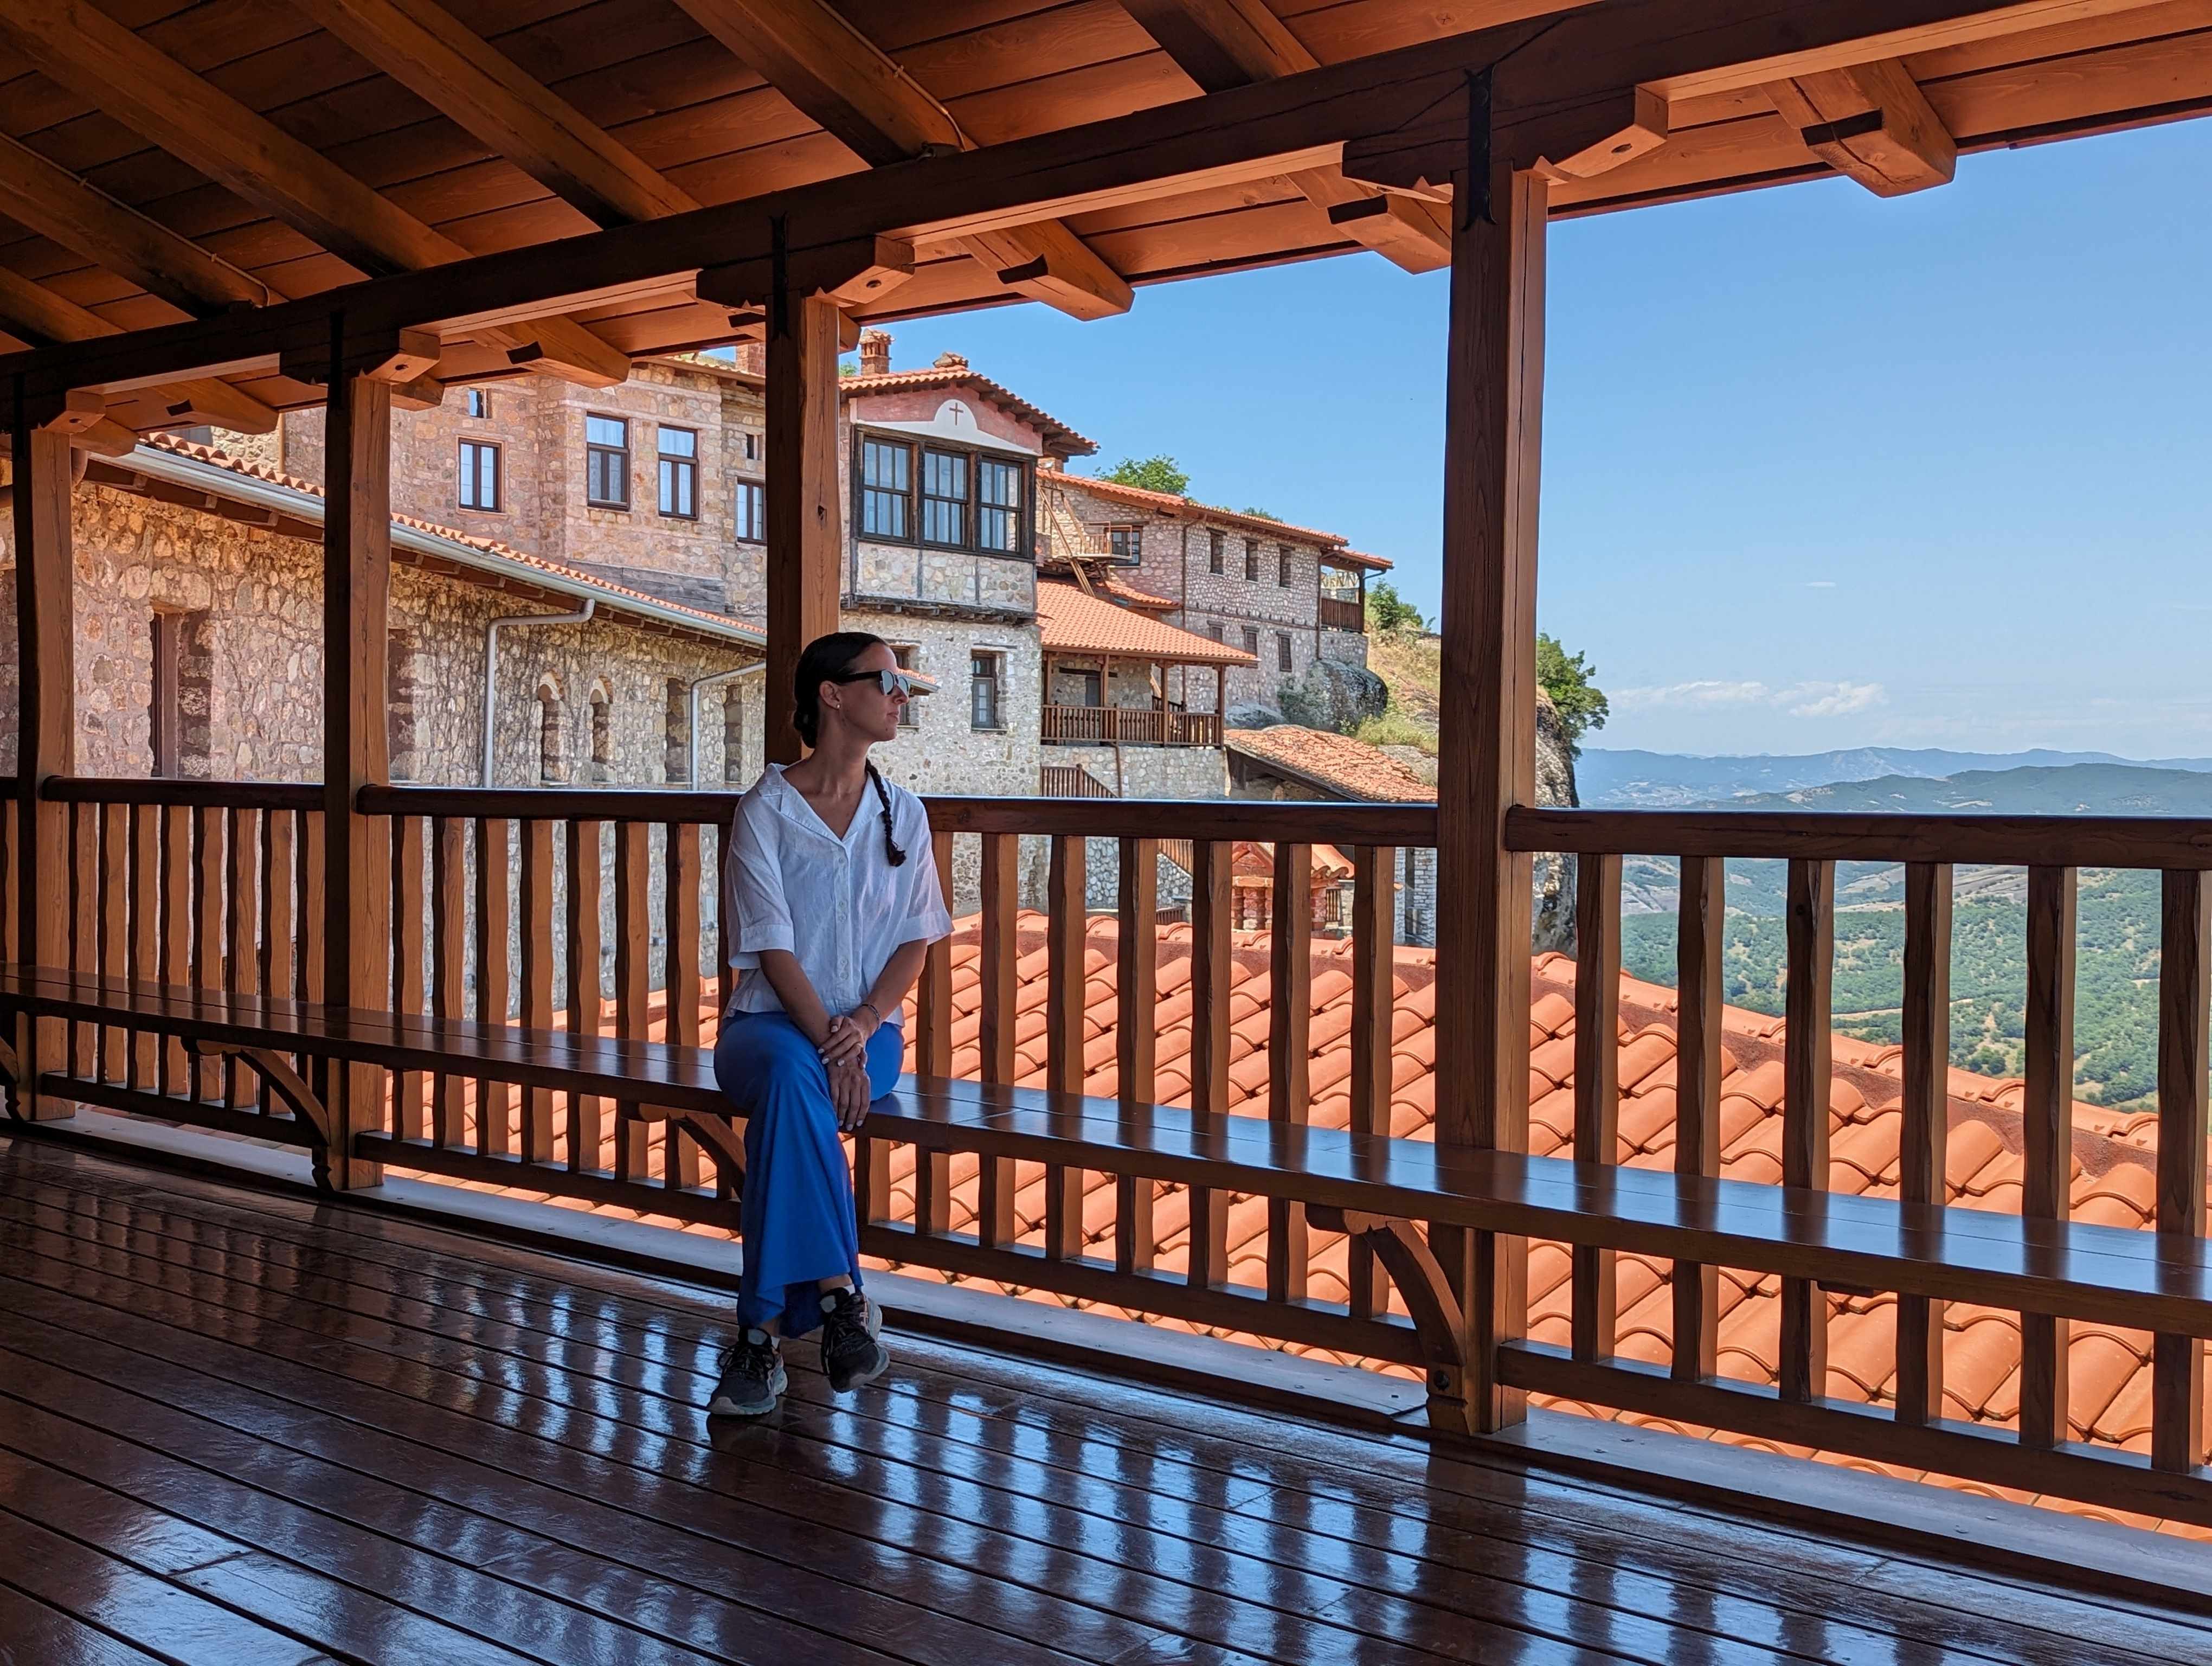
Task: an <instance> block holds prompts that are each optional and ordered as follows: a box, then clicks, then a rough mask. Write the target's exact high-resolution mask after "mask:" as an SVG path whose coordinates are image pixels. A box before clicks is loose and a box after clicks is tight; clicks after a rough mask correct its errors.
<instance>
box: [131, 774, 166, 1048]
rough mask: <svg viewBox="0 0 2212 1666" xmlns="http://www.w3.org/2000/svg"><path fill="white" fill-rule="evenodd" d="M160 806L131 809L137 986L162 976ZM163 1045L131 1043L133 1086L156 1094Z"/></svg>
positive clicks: (150, 1040)
mask: <svg viewBox="0 0 2212 1666" xmlns="http://www.w3.org/2000/svg"><path fill="white" fill-rule="evenodd" d="M162 813H163V812H162V811H161V807H160V806H157V805H151V804H134V805H132V806H131V961H130V976H131V982H134V983H153V982H158V981H159V980H160V978H161V817H162ZM160 1082H161V1038H160V1037H157V1036H153V1035H149V1034H143V1033H142V1034H140V1035H138V1036H137V1037H133V1038H132V1040H131V1086H133V1087H136V1088H141V1089H147V1090H152V1089H155V1088H157V1087H158V1086H159V1085H160Z"/></svg>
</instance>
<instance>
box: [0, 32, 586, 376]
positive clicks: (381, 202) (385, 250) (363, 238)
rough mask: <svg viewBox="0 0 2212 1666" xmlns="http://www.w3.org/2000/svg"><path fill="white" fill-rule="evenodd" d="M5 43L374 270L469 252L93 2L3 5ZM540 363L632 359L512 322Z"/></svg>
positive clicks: (569, 323) (556, 370) (504, 340)
mask: <svg viewBox="0 0 2212 1666" xmlns="http://www.w3.org/2000/svg"><path fill="white" fill-rule="evenodd" d="M0 40H7V41H9V42H10V43H11V44H13V45H14V46H16V47H18V48H19V49H21V51H22V52H24V53H25V54H26V55H27V57H28V58H30V59H31V61H32V62H33V63H34V64H37V65H38V67H39V72H40V74H41V75H43V76H46V77H48V78H49V79H51V80H53V81H56V82H60V83H61V84H62V85H63V86H65V87H67V88H70V90H71V91H72V92H74V93H76V94H77V95H78V96H79V97H80V98H82V99H84V100H87V101H88V103H90V104H91V105H92V106H94V108H96V109H100V110H103V111H105V112H107V114H109V115H111V116H112V117H114V118H115V119H117V120H118V121H120V122H122V123H123V124H124V125H125V126H127V127H130V128H131V129H133V130H134V131H137V132H139V133H141V134H143V135H144V136H145V137H147V138H149V139H150V140H152V141H153V142H154V143H155V144H157V145H159V146H161V149H164V150H167V151H168V152H169V153H170V154H171V155H174V156H176V157H178V158H179V159H180V160H182V161H185V162H188V163H190V164H191V166H192V167H195V168H197V169H198V170H199V171H200V172H201V173H204V174H206V175H207V176H208V177H209V178H210V179H215V180H217V181H219V182H220V183H222V185H227V186H228V187H229V188H230V189H231V190H232V191H234V192H237V193H238V194H239V195H240V197H242V198H245V199H246V201H247V202H250V203H252V204H254V205H255V206H256V207H258V208H260V209H262V210H264V211H265V212H267V213H269V214H271V215H274V216H276V218H278V219H280V220H282V221H283V222H285V223H286V224H288V225H289V226H291V227H293V228H295V230H298V231H300V232H302V233H304V234H307V236H309V237H312V238H313V239H314V240H316V241H317V242H319V243H320V244H321V245H322V246H324V247H325V248H326V249H328V250H330V251H331V252H332V253H333V254H337V255H339V256H341V257H343V258H344V259H346V260H348V261H349V262H350V263H352V264H354V265H356V266H358V267H360V268H361V269H362V271H367V272H370V273H379V272H400V271H419V270H421V269H422V268H424V267H430V266H441V265H446V264H450V263H452V262H453V261H457V260H465V259H467V258H469V252H468V251H467V250H466V249H465V248H463V247H462V246H460V245H459V244H458V243H456V242H454V241H453V240H452V239H451V238H448V237H447V236H446V235H445V234H443V233H442V232H440V231H438V230H437V229H436V228H434V227H432V226H429V225H427V224H425V223H424V222H422V221H420V220H417V219H416V217H415V216H413V215H411V214H410V213H408V212H407V211H406V210H404V209H403V208H401V207H399V206H398V204H396V203H393V202H392V201H391V200H390V199H389V198H386V197H384V196H382V195H380V194H379V193H378V192H374V191H373V190H371V189H370V188H369V187H368V185H363V184H362V182H361V181H360V180H359V179H356V178H355V177H354V176H353V175H352V174H350V173H347V172H346V171H345V170H344V169H343V168H342V167H338V166H337V163H335V162H333V161H330V160H329V159H328V158H326V157H325V156H324V155H321V154H320V153H319V152H318V151H316V150H314V149H311V148H310V147H309V146H307V145H305V144H303V143H301V142H300V141H299V140H297V139H295V138H294V137H292V136H291V135H290V134H289V133H287V132H285V131H283V129H282V128H280V127H278V126H277V125H276V124H275V123H274V122H271V121H270V120H268V119H266V118H264V117H263V116H260V115H258V114H256V113H255V112H253V111H252V110H250V109H248V108H247V107H246V106H245V105H243V104H240V102H239V101H238V100H236V99H234V98H232V97H231V96H230V95H229V94H228V93H225V92H223V91H222V89H221V88H218V87H216V86H215V85H214V84H213V83H212V82H209V81H206V80H204V79H203V78H202V77H201V76H197V75H195V74H194V73H193V72H192V71H191V70H188V69H186V68H185V66H184V65H183V64H179V63H178V62H177V61H176V60H175V59H174V58H170V57H169V56H168V55H167V53H165V52H161V50H160V49H159V48H158V47H155V46H150V45H149V44H148V43H147V42H145V41H143V40H140V39H139V38H138V37H137V35H136V34H133V33H131V31H130V30H129V29H127V28H125V27H124V26H123V25H122V24H120V23H118V22H117V21H115V20H114V19H113V18H112V17H110V16H108V15H107V14H106V12H103V11H101V10H100V9H99V8H97V7H96V6H93V5H90V4H88V3H86V0H0ZM496 339H497V341H498V344H500V345H501V347H503V348H505V349H506V350H507V351H508V353H509V355H510V356H511V357H513V362H515V363H518V364H527V365H528V366H529V368H532V369H533V370H543V371H545V372H547V373H548V374H553V375H557V376H562V377H564V378H566V379H568V380H574V381H579V382H582V383H584V384H585V385H586V386H599V387H604V386H608V385H610V384H611V383H613V382H618V381H621V380H623V378H624V377H626V376H627V375H628V374H629V359H628V357H627V356H625V355H623V354H622V353H620V352H618V351H617V350H616V349H614V348H612V347H610V346H608V345H607V344H606V343H605V342H603V341H601V340H600V339H599V337H597V336H595V335H593V334H592V332H591V331H589V330H588V329H586V327H585V326H584V325H580V324H578V323H577V322H575V320H574V319H562V318H547V319H534V320H532V321H531V322H530V323H529V324H527V325H515V326H513V327H511V328H504V329H502V330H501V331H499V332H497V334H496ZM518 355H519V356H518Z"/></svg>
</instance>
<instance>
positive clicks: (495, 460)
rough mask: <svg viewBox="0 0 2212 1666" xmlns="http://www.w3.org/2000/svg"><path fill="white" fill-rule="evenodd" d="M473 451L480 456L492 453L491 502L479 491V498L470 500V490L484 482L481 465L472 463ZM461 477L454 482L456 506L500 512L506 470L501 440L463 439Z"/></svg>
mask: <svg viewBox="0 0 2212 1666" xmlns="http://www.w3.org/2000/svg"><path fill="white" fill-rule="evenodd" d="M471 453H476V454H477V455H479V456H481V455H483V454H485V453H489V455H490V458H491V502H489V503H486V502H483V500H482V495H481V493H479V495H478V500H477V502H473V503H471V502H470V501H469V496H468V494H469V492H470V491H471V489H474V488H477V487H480V486H481V484H482V477H481V473H480V467H474V466H471ZM505 472H506V459H504V458H502V457H501V455H500V447H499V442H498V441H495V440H464V441H461V443H460V462H459V478H457V479H456V480H455V482H454V490H453V503H454V507H455V508H463V509H467V510H470V511H471V512H473V513H475V514H499V513H500V488H501V485H502V481H501V475H503V474H504V473H505Z"/></svg>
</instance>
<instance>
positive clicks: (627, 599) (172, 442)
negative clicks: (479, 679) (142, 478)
mask: <svg viewBox="0 0 2212 1666" xmlns="http://www.w3.org/2000/svg"><path fill="white" fill-rule="evenodd" d="M138 443H139V444H140V445H141V446H142V447H151V448H152V449H154V450H155V451H165V452H169V453H173V454H174V455H176V456H179V457H185V458H190V459H191V460H192V461H194V462H196V463H204V464H206V465H209V466H210V467H213V468H218V469H222V470H225V471H228V472H229V473H232V474H236V475H243V476H246V477H249V478H251V479H255V480H259V481H263V482H265V483H268V484H270V485H272V486H282V487H283V488H284V489H286V490H287V491H294V492H298V493H301V495H303V496H307V497H315V498H319V497H321V496H323V489H322V488H321V487H320V486H319V485H318V484H316V483H314V482H313V481H312V480H302V479H301V478H300V477H298V476H297V475H291V474H286V473H283V471H280V470H277V469H273V468H271V467H270V466H269V465H267V464H266V463H258V462H255V461H254V460H252V459H251V458H245V457H234V456H232V455H231V454H230V453H228V452H227V451H222V450H219V449H217V448H216V447H213V446H203V445H200V444H197V442H195V441H190V440H180V439H179V438H177V437H176V436H175V435H171V434H148V435H140V436H139V440H138ZM392 525H393V526H411V527H413V528H414V529H415V530H416V532H428V534H430V535H431V536H432V537H433V538H444V539H446V540H447V541H449V542H451V543H454V544H465V545H467V546H468V547H469V548H470V549H472V550H482V551H483V553H484V554H485V555H488V556H495V557H497V558H498V560H499V561H500V562H502V563H511V564H513V565H514V566H516V567H520V568H525V569H530V570H532V571H535V572H538V573H543V574H545V575H548V576H549V577H552V578H557V579H559V580H561V581H562V582H563V583H564V584H568V585H572V586H580V587H585V588H587V589H588V590H590V591H591V592H592V593H594V594H596V595H597V596H598V597H599V599H600V600H601V601H602V602H603V603H604V604H605V605H608V606H611V607H613V608H616V609H618V610H619V609H627V608H635V607H637V606H639V605H644V606H646V607H648V608H650V609H651V610H652V613H653V617H656V619H658V618H659V616H662V615H665V614H671V613H672V614H678V615H683V616H686V617H690V618H694V619H696V620H698V621H700V622H701V623H702V624H704V625H708V626H711V627H712V628H713V629H714V634H715V635H729V634H732V633H735V634H738V635H743V636H744V637H746V638H748V639H749V640H750V641H752V642H754V643H755V644H757V645H760V646H765V645H766V644H767V641H768V636H767V634H766V633H765V632H763V630H761V629H759V627H758V626H756V625H749V624H746V623H744V621H743V620H741V619H736V618H732V617H731V616H730V615H728V614H726V613H712V612H709V611H707V610H706V609H705V608H702V607H690V606H687V605H685V604H684V603H682V602H678V601H671V600H670V599H667V598H666V597H665V596H655V595H652V594H650V593H647V592H646V591H643V590H635V589H632V588H631V587H629V586H628V585H626V584H616V583H614V582H613V581H611V580H607V579H603V578H600V577H599V576H598V575H596V574H592V573H586V572H585V571H583V570H582V569H580V568H575V567H568V566H565V565H563V564H562V562H556V561H547V560H546V559H545V558H544V556H533V555H532V554H530V553H529V552H528V551H527V550H518V549H516V548H515V547H514V546H513V544H502V543H501V542H500V541H499V540H498V539H497V538H479V537H478V536H477V535H476V534H475V533H473V532H462V531H461V530H460V529H459V527H454V526H441V525H440V524H439V523H438V522H436V521H435V520H422V518H420V517H419V516H416V515H410V514H393V516H392ZM479 576H480V575H477V574H475V573H473V572H471V571H470V570H469V569H465V568H464V569H460V571H459V577H460V578H462V579H463V580H464V581H476V580H477V579H478V578H479ZM481 576H483V577H484V578H487V579H488V577H489V575H481ZM523 576H526V575H523Z"/></svg>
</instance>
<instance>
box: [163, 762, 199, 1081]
mask: <svg viewBox="0 0 2212 1666" xmlns="http://www.w3.org/2000/svg"><path fill="white" fill-rule="evenodd" d="M191 910H192V814H191V811H189V810H186V809H184V808H182V807H180V806H175V805H171V806H167V807H165V808H164V809H163V811H162V812H161V982H164V983H166V984H168V985H169V986H170V987H171V988H178V989H182V988H189V987H190V986H191V981H192V913H191ZM191 1081H192V1079H191V1066H190V1064H189V1062H188V1061H186V1059H185V1044H184V1043H182V1042H181V1041H178V1040H176V1039H175V1038H173V1037H172V1038H170V1039H168V1040H167V1041H165V1042H163V1043H162V1044H161V1091H162V1092H164V1093H181V1094H184V1095H185V1096H186V1097H190V1096H191V1091H192V1085H191Z"/></svg>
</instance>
